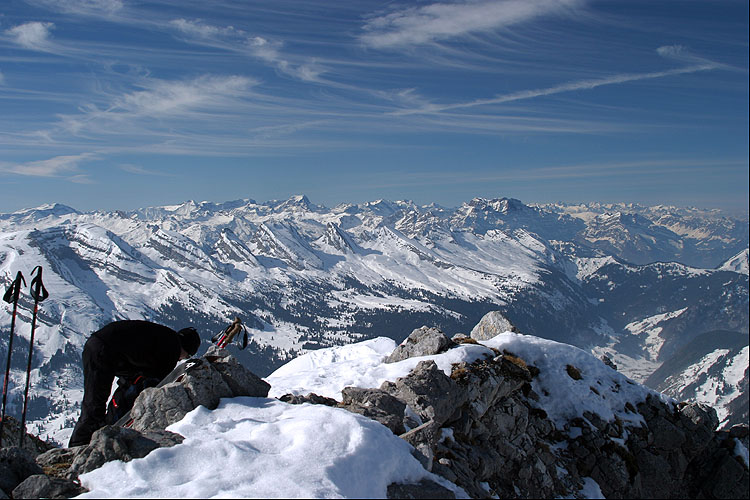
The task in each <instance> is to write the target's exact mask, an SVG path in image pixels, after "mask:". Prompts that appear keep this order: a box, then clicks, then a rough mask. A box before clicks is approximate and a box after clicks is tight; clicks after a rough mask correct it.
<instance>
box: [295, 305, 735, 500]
mask: <svg viewBox="0 0 750 500" xmlns="http://www.w3.org/2000/svg"><path fill="white" fill-rule="evenodd" d="M495 319H497V316H491V317H490V321H489V322H492V321H495ZM486 323H487V322H486ZM494 324H497V323H496V322H495V323H494ZM500 330H501V331H502V332H505V331H508V330H510V328H508V327H507V325H503V326H502V327H499V329H498V330H497V331H498V333H500ZM476 331H477V329H475V332H476ZM484 331H485V332H487V331H488V330H484ZM438 332H439V330H437V329H434V328H426V327H424V328H421V329H419V330H415V331H414V332H413V333H412V334H411V335H410V336H409V339H407V341H405V342H404V343H402V345H400V346H398V347H397V348H396V350H395V351H394V353H393V354H392V355H391V356H390V357H389V358H387V359H388V360H393V359H397V360H400V359H405V356H404V354H405V352H406V351H407V349H408V352H409V353H414V354H413V356H422V355H430V354H436V353H437V352H442V351H444V350H445V349H448V348H450V347H452V346H454V345H456V344H454V343H444V342H442V341H436V337H438V338H439V335H437V333H438ZM440 335H442V334H440ZM421 339H423V340H421ZM467 339H468V340H467ZM454 340H455V341H456V342H458V343H467V342H468V343H476V341H475V340H472V339H471V338H467V337H465V336H460V337H458V336H457V337H454ZM563 370H564V371H563V373H566V374H567V376H569V377H571V379H574V380H580V379H581V377H582V375H581V370H580V369H579V368H577V367H576V366H574V365H573V364H568V365H566V366H564V367H563ZM538 376H540V369H538V368H537V367H535V366H532V365H529V364H527V363H526V362H525V361H524V360H523V359H521V358H520V357H518V356H516V355H514V354H513V353H510V352H507V351H506V352H499V351H495V352H494V356H491V357H488V358H486V359H480V360H478V361H475V362H473V363H466V362H461V363H456V364H454V365H453V367H452V371H451V374H450V375H446V374H445V373H444V372H443V371H442V370H441V369H439V368H438V367H437V365H436V363H435V362H434V361H421V362H419V363H418V364H417V365H416V366H415V368H414V369H413V370H412V371H411V372H410V373H409V374H408V375H407V376H405V377H401V378H398V379H397V380H395V381H393V382H384V383H383V384H382V386H381V387H380V388H377V389H362V388H356V387H347V388H345V389H344V390H343V391H342V396H343V400H342V402H341V403H336V402H335V401H334V400H331V399H328V398H321V397H320V396H317V395H315V394H308V395H307V396H305V397H299V396H293V397H291V396H290V397H288V398H287V400H288V401H289V402H292V403H302V402H307V403H316V402H319V403H322V404H328V405H331V406H333V405H336V406H339V407H341V408H345V409H347V410H349V411H353V412H356V413H359V414H361V415H365V416H367V417H370V418H372V419H374V420H377V421H378V422H381V423H382V424H383V425H385V426H386V427H388V428H389V429H391V431H393V432H394V433H395V434H397V435H399V436H400V437H401V438H402V439H404V440H406V441H407V442H409V443H410V444H411V445H412V446H414V455H415V457H417V458H418V459H419V460H420V461H421V462H422V464H423V465H424V466H425V468H426V469H428V470H430V471H431V472H433V473H435V474H438V475H440V476H442V477H444V478H445V479H448V480H450V481H452V482H454V483H455V484H457V485H459V486H461V487H462V488H463V489H464V490H465V491H466V492H467V493H468V495H469V496H470V497H472V498H491V497H500V498H558V497H563V498H580V497H584V496H585V495H586V494H591V490H590V489H589V490H588V493H585V491H586V489H585V488H590V486H591V484H592V481H591V480H593V481H594V482H595V483H596V485H598V488H599V489H600V491H601V493H602V494H603V495H604V497H606V498H746V497H747V493H748V467H747V464H746V463H744V462H743V460H742V459H741V458H739V457H738V456H737V453H736V451H735V450H736V447H737V446H738V443H742V444H743V445H744V446H745V448H747V446H748V426H747V425H740V426H735V427H733V428H732V429H731V430H729V431H720V432H717V431H716V428H717V426H718V418H717V416H716V412H715V411H714V409H713V408H711V407H708V406H705V405H702V404H695V403H693V404H687V403H680V404H677V403H675V402H671V401H670V400H668V399H667V398H664V399H662V398H659V397H655V396H654V395H649V396H647V397H645V398H644V400H643V401H641V402H638V403H636V404H635V405H634V404H631V403H626V404H625V406H624V408H623V409H622V410H623V411H624V412H625V413H626V414H628V415H629V416H630V418H629V419H620V418H619V417H615V418H613V419H610V420H606V419H604V418H603V417H601V416H600V415H598V414H596V413H593V412H591V411H584V412H583V414H582V416H580V417H575V418H572V419H570V420H568V421H567V422H565V423H564V424H562V425H561V424H560V422H559V421H557V424H556V423H555V421H553V420H552V419H551V418H550V417H549V416H548V415H547V413H546V411H545V410H544V409H542V405H541V404H540V403H539V402H540V396H539V395H538V394H536V393H535V392H534V389H533V382H534V380H535V377H538ZM592 392H593V390H592ZM561 397H564V396H561ZM625 420H628V421H625ZM428 483H429V484H428ZM441 488H442V487H441V486H440V485H438V484H436V483H432V482H426V483H425V484H411V485H391V486H390V487H389V488H388V496H389V498H437V497H438V496H437V495H442V494H446V493H445V491H443V489H441ZM448 493H450V492H448ZM449 496H450V495H449Z"/></svg>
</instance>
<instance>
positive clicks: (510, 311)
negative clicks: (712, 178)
mask: <svg viewBox="0 0 750 500" xmlns="http://www.w3.org/2000/svg"><path fill="white" fill-rule="evenodd" d="M747 247H748V222H747V219H737V218H731V217H725V216H722V215H721V214H719V213H717V212H715V211H702V210H696V209H677V208H674V207H663V206H660V207H641V206H637V205H599V204H592V205H585V206H569V205H560V204H557V205H525V204H523V203H522V202H520V201H518V200H514V199H507V198H502V199H495V200H486V199H474V200H471V201H470V202H467V203H465V204H463V205H462V206H460V207H458V208H452V209H449V208H444V207H440V206H437V205H429V206H417V205H415V204H414V203H411V202H403V201H401V202H389V201H384V200H380V201H375V202H369V203H363V204H358V205H340V206H337V207H335V208H332V209H329V208H326V207H322V206H318V205H314V204H313V203H311V202H310V201H309V200H308V199H307V198H306V197H304V196H297V197H293V198H291V199H289V200H285V201H273V202H267V203H256V202H254V201H252V200H237V201H232V202H227V203H209V202H203V203H195V202H186V203H184V204H181V205H176V206H166V207H152V208H145V209H141V210H135V211H131V212H122V211H117V212H88V213H81V212H78V211H77V210H75V209H73V208H70V207H66V206H63V205H59V204H57V205H47V206H43V207H38V208H34V209H29V210H23V211H19V212H14V213H9V214H0V276H2V281H3V285H4V287H7V286H8V285H9V284H10V281H11V280H12V279H13V278H14V277H15V274H16V272H17V271H19V270H20V271H22V272H24V273H26V274H27V276H28V273H29V272H30V271H31V269H33V268H34V266H36V265H42V266H44V269H45V274H44V276H45V284H46V286H47V288H48V289H49V291H50V294H51V296H50V298H49V299H48V300H47V301H46V302H44V303H43V305H42V308H41V313H40V317H39V321H40V325H39V329H38V331H37V339H38V341H37V342H38V343H37V344H36V345H35V346H34V349H35V356H34V370H33V373H32V395H33V400H32V401H31V403H30V408H29V416H30V417H31V418H30V420H31V421H32V422H33V423H34V426H33V427H32V426H30V429H31V430H33V431H36V432H37V433H39V434H42V435H44V436H49V437H52V438H55V439H58V440H60V441H64V440H66V436H67V435H68V434H69V432H70V429H69V427H70V425H71V422H72V421H73V420H74V419H75V417H76V415H77V412H78V408H77V404H78V401H80V397H81V387H82V376H81V372H80V366H79V364H80V352H81V349H82V347H83V344H84V342H85V340H86V338H87V337H88V335H89V334H90V333H91V332H92V331H94V330H96V329H98V328H99V327H100V326H102V325H103V324H105V323H106V322H108V321H110V320H113V319H118V318H146V319H151V320H153V321H157V322H163V323H165V324H168V325H171V326H173V327H175V328H181V327H183V326H186V325H188V324H192V325H195V326H196V327H198V328H199V330H200V331H201V332H202V334H203V337H204V339H208V338H209V337H210V336H211V335H212V334H213V333H215V332H217V331H218V330H220V329H222V328H223V327H224V326H226V324H227V323H228V322H229V321H231V319H232V318H233V317H234V316H240V317H241V318H242V319H243V321H244V322H245V324H246V325H247V326H248V327H249V332H250V334H251V342H250V345H249V346H248V349H247V350H245V351H242V352H241V353H239V354H238V356H239V357H240V359H242V361H243V362H244V363H245V364H246V365H247V366H248V367H250V368H251V369H252V370H254V371H256V372H257V373H259V374H261V375H266V374H268V373H270V372H271V371H272V370H273V369H274V368H276V367H278V366H280V365H281V364H282V363H284V362H285V361H287V360H289V359H291V358H293V357H295V356H297V355H299V354H301V353H303V352H307V351H310V350H315V349H318V348H321V347H328V346H334V345H341V344H348V343H351V342H354V341H361V340H366V339H369V338H375V337H380V336H386V337H391V338H393V339H394V340H396V341H401V340H402V338H403V335H404V332H408V331H411V330H412V329H413V328H417V327H420V326H422V325H435V326H438V327H440V328H441V329H442V330H443V331H445V332H447V333H449V334H451V335H452V334H454V333H459V332H464V333H467V332H468V330H469V329H471V327H472V326H473V325H475V324H476V323H477V321H478V320H479V319H480V318H481V317H482V316H483V315H484V314H485V313H486V312H488V311H491V310H500V311H502V312H503V313H504V314H505V315H506V316H507V317H508V318H509V319H510V320H511V321H512V322H513V323H514V324H515V325H516V326H517V327H518V329H519V330H520V331H521V332H524V333H529V334H533V335H536V336H539V337H545V338H549V339H553V340H557V341H562V342H566V343H570V344H573V345H576V346H579V347H582V348H585V349H587V350H590V351H592V352H594V353H595V354H597V355H602V354H607V355H609V356H610V357H611V358H612V359H613V360H614V361H615V363H616V364H617V365H618V366H619V368H620V370H621V371H623V372H624V373H626V374H627V375H628V376H630V377H632V378H634V379H635V380H638V381H646V380H647V379H648V380H649V384H652V385H651V386H652V387H657V386H658V387H659V388H661V389H663V390H666V391H667V392H668V393H670V394H673V395H675V396H676V397H680V396H681V395H684V396H686V397H690V398H699V395H702V396H700V397H703V398H704V399H702V400H707V401H708V402H710V403H712V404H717V405H718V406H719V407H721V408H724V409H725V412H724V413H723V414H722V415H723V418H724V421H725V423H733V422H735V420H736V419H737V418H740V419H742V418H744V421H747V411H746V406H747V405H746V404H745V405H744V408H745V413H744V417H743V416H742V412H741V411H740V412H737V411H734V410H732V408H734V406H733V402H735V403H734V405H735V406H736V401H738V399H737V398H738V397H740V398H741V397H744V398H745V401H746V398H747V384H748V376H747V365H748V350H747V348H746V346H747V339H748V264H747V262H748V250H747ZM4 306H5V310H6V313H7V314H5V318H6V319H5V320H0V321H2V322H0V328H1V329H2V337H0V339H1V340H0V341H1V342H2V345H3V346H4V347H3V350H2V351H0V352H7V351H5V349H6V348H7V347H6V346H7V339H8V329H9V324H10V310H11V308H10V306H9V305H5V304H4ZM32 308H33V303H32V301H31V299H30V297H29V295H28V293H24V294H23V296H22V301H21V303H20V304H19V320H18V321H19V323H18V325H17V328H16V332H17V334H18V335H19V336H20V339H19V338H17V339H16V341H15V342H17V343H14V357H13V367H14V371H13V376H12V379H11V403H12V404H13V405H15V406H12V407H11V409H13V408H14V407H15V408H17V406H18V402H19V398H20V392H21V390H22V387H23V376H24V375H23V373H22V371H23V369H24V368H25V366H24V365H25V354H23V353H24V352H28V351H27V349H28V341H27V340H25V339H28V336H29V325H30V322H31V310H32ZM713 331H727V332H733V333H735V334H737V335H736V336H735V337H733V338H734V339H735V341H733V343H731V347H727V346H726V345H725V344H726V342H724V341H719V340H716V342H714V340H715V339H719V336H712V335H707V337H706V339H707V340H706V341H705V342H697V345H700V346H701V347H700V348H695V347H690V346H691V345H692V344H691V343H693V342H694V341H696V340H697V339H700V338H702V336H704V335H706V334H708V333H709V332H713ZM722 338H723V337H722ZM743 342H744V346H745V347H744V349H743V348H742V347H743ZM686 349H687V351H686ZM686 352H687V353H688V354H685V353H686ZM676 360H679V362H677V361H676ZM717 363H718V364H717ZM670 367H674V368H673V369H672V368H670ZM722 367H723V368H722ZM743 367H744V369H743ZM660 369H661V370H662V371H661V372H658V370H660ZM668 369H669V370H668ZM667 370H668V373H667V372H665V371H667ZM701 370H703V371H701ZM657 372H658V373H657ZM698 372H700V373H705V377H706V378H705V381H704V382H702V383H701V384H699V385H700V387H699V388H695V387H693V388H692V389H691V388H690V387H692V386H695V384H694V383H693V382H694V380H692V379H694V378H695V375H690V374H692V373H698ZM681 374H682V375H681ZM685 374H687V375H685ZM654 377H655V378H654ZM670 377H671V378H670ZM681 377H682V378H681ZM711 381H713V382H711ZM660 384H662V385H660ZM663 384H666V385H663ZM691 384H692V386H691ZM706 384H708V385H706ZM711 384H714V385H713V386H711ZM709 386H710V387H714V388H713V389H711V388H709ZM719 386H721V387H719ZM686 391H687V392H686ZM743 395H744V396H743ZM740 406H741V405H740ZM720 414H721V413H720Z"/></svg>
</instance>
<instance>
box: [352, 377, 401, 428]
mask: <svg viewBox="0 0 750 500" xmlns="http://www.w3.org/2000/svg"><path fill="white" fill-rule="evenodd" d="M341 395H342V396H343V400H342V402H341V406H342V407H343V408H345V409H347V410H349V411H351V412H353V413H358V414H360V415H364V416H365V417H368V418H371V419H372V420H375V421H376V422H380V423H381V424H383V425H385V426H386V427H388V428H389V429H390V430H391V432H393V433H394V434H396V435H399V434H402V433H403V432H404V430H405V429H404V410H406V404H405V403H403V402H402V401H399V400H398V399H396V398H395V397H394V396H391V395H390V394H388V393H387V392H386V391H384V390H382V389H362V388H359V387H344V389H343V390H342V391H341Z"/></svg>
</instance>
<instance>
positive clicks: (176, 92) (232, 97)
mask: <svg viewBox="0 0 750 500" xmlns="http://www.w3.org/2000/svg"><path fill="white" fill-rule="evenodd" d="M254 83H255V81H254V80H252V79H250V78H248V77H244V76H235V75H230V76H213V75H204V76H200V77H197V78H193V79H188V80H178V81H168V80H158V79H152V78H149V79H144V80H143V81H141V83H140V88H141V89H142V90H136V91H133V92H128V93H124V94H120V95H115V96H112V97H110V99H109V103H108V104H107V105H106V107H100V106H96V105H93V104H89V105H84V106H82V107H81V108H80V113H79V114H75V115H63V116H61V123H60V127H61V128H63V129H65V130H67V131H68V132H71V133H74V134H79V133H83V132H86V131H89V132H93V133H97V132H99V131H101V130H103V129H104V130H109V129H111V128H112V127H115V128H120V127H123V126H126V127H129V126H132V125H134V124H135V123H136V122H137V121H139V120H142V119H147V118H155V119H159V120H166V122H165V125H164V126H165V127H169V125H168V123H169V120H179V119H181V118H184V117H187V116H190V115H192V114H195V113H200V112H205V113H213V114H220V113H221V112H225V111H227V110H230V111H231V110H232V109H233V107H234V106H235V104H236V103H237V102H238V100H240V99H241V98H242V96H244V95H246V94H247V92H248V91H249V89H250V88H251V87H252V86H253V85H254Z"/></svg>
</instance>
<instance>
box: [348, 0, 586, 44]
mask: <svg viewBox="0 0 750 500" xmlns="http://www.w3.org/2000/svg"><path fill="white" fill-rule="evenodd" d="M583 4H584V0H479V1H477V0H464V1H458V2H438V3H432V4H430V5H425V6H422V7H409V8H406V9H401V10H397V11H395V12H390V13H388V14H382V15H379V16H376V17H372V18H370V19H369V20H368V21H367V23H366V24H365V26H364V28H363V29H364V31H365V33H364V34H363V35H361V36H360V40H361V41H362V42H363V43H364V44H365V45H367V46H370V47H373V48H399V47H408V46H412V45H420V44H425V43H430V42H434V41H439V40H444V39H449V38H454V37H459V36H462V35H466V34H471V33H477V32H485V31H491V30H497V29H500V28H505V27H509V26H512V25H516V24H520V23H524V22H528V21H531V20H534V19H536V18H539V17H542V16H547V15H559V14H563V13H566V12H569V11H570V10H571V9H575V8H577V7H579V6H581V5H583Z"/></svg>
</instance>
